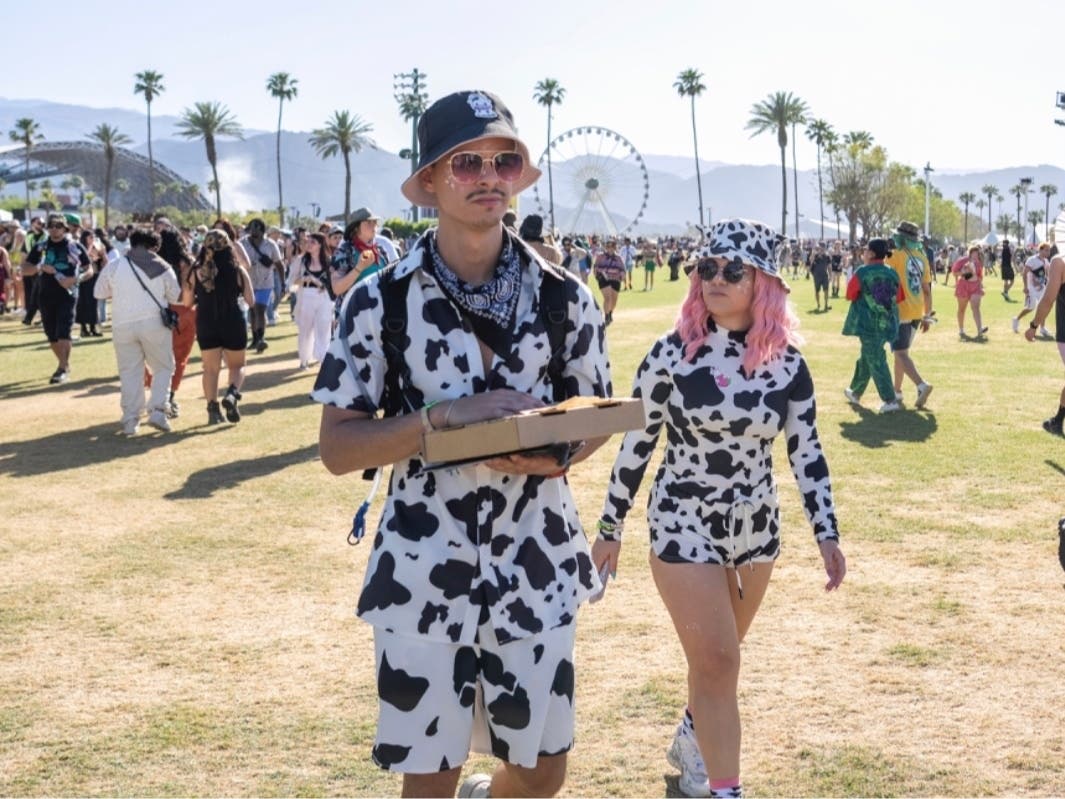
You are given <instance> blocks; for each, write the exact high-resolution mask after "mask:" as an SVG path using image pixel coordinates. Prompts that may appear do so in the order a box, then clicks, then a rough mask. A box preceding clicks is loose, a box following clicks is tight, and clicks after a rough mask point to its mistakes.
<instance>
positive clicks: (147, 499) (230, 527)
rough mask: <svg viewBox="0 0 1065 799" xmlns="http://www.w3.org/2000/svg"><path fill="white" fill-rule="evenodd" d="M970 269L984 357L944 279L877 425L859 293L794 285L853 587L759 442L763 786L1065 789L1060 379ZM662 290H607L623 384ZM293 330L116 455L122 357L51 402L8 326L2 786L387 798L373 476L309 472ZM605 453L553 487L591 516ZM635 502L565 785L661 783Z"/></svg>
mask: <svg viewBox="0 0 1065 799" xmlns="http://www.w3.org/2000/svg"><path fill="white" fill-rule="evenodd" d="M659 277H660V278H661V275H659ZM637 281H638V284H639V282H640V281H642V275H641V276H639V277H637ZM988 282H989V293H988V297H987V298H986V300H985V317H986V319H987V321H988V323H989V324H990V325H991V333H990V338H989V341H987V342H986V343H981V344H977V343H963V342H959V340H958V338H957V334H956V332H955V325H954V323H953V317H954V299H953V296H952V291H950V290H945V289H942V288H940V289H938V290H937V293H936V307H937V309H938V312H939V317H940V319H941V320H943V321H942V323H941V324H940V325H938V329H934V330H933V331H932V332H931V333H930V334H928V335H923V336H921V337H920V338H919V340H918V342H917V344H916V345H915V347H914V350H913V352H914V355H915V358H916V360H917V363H918V366H919V368H920V369H921V371H922V372H923V373H924V375H925V377H926V379H927V380H928V381H929V382H931V383H933V384H934V385H935V392H934V394H933V395H932V399H931V402H930V404H929V409H928V410H927V411H926V412H915V411H912V410H907V411H905V412H902V413H898V414H894V415H890V416H877V415H875V413H873V412H872V411H869V410H863V411H856V410H854V409H852V408H851V407H850V406H849V405H848V404H847V403H846V401H845V400H844V398H843V396H842V393H841V390H842V388H843V387H844V386H845V385H847V383H848V382H849V379H850V374H851V370H852V367H853V362H854V357H855V356H856V354H857V349H858V347H857V341H856V340H855V339H852V338H844V337H843V336H841V335H839V330H840V327H841V325H842V320H843V316H844V313H845V306H846V302H845V301H844V300H838V301H836V303H835V304H834V306H833V308H832V310H831V311H829V312H828V313H822V314H815V313H811V312H810V310H809V309H811V308H812V307H813V296H812V288H811V284H810V283H809V282H807V281H803V280H799V281H796V282H795V285H794V292H793V295H792V296H793V298H794V300H795V303H796V307H797V309H798V311H799V313H800V316H801V317H802V320H803V331H804V333H805V336H806V339H807V342H806V344H805V346H804V348H803V349H804V353H805V354H806V357H807V359H808V360H809V362H810V364H811V369H812V371H813V374H814V378H815V381H816V383H817V387H818V398H819V412H820V413H819V424H820V431H821V437H822V441H823V443H824V447H825V450H826V452H827V454H828V458H829V463H830V465H831V468H832V472H833V477H834V487H835V499H836V503H837V506H838V512H839V518H840V522H841V529H842V536H843V548H844V551H845V553H846V554H847V556H848V561H849V568H850V571H849V574H848V576H847V580H846V582H845V583H844V585H843V587H842V588H841V589H840V591H839V592H838V593H836V594H833V595H828V596H826V595H825V594H824V593H823V591H822V589H821V587H822V583H823V575H822V574H821V572H820V560H819V558H818V556H817V549H816V547H815V545H814V543H813V539H812V535H811V533H810V530H809V528H808V526H807V525H806V523H805V520H804V518H803V515H802V512H801V509H800V507H799V504H798V497H797V494H796V491H795V485H794V480H793V479H792V477H791V474H790V471H789V469H788V465H787V458H786V456H785V453H784V451H783V444H782V442H778V451H777V459H776V465H777V466H776V468H777V473H778V474H777V477H778V480H779V482H780V485H781V506H782V515H783V526H784V536H783V544H784V552H783V555H782V557H781V559H780V561H779V563H778V567H777V570H776V573H775V574H774V577H773V583H772V585H771V587H770V590H769V593H768V596H767V599H766V601H765V604H764V606H763V609H762V611H761V614H760V616H759V618H758V620H757V621H756V622H755V625H754V627H753V629H752V631H751V634H750V635H749V636H748V640H747V642H746V644H745V646H744V665H743V672H742V674H741V696H740V704H741V712H742V714H743V719H744V754H743V776H744V783H745V786H746V789H747V791H748V793H749V794H750V795H754V796H768V795H786V796H853V795H863V796H912V795H939V796H991V795H1023V796H1061V795H1065V679H1063V678H1065V590H1063V581H1065V575H1063V574H1062V572H1061V569H1060V567H1059V566H1058V563H1057V558H1056V555H1055V549H1056V540H1057V536H1056V521H1057V519H1058V517H1060V516H1062V515H1065V501H1063V500H1062V497H1063V496H1065V490H1063V489H1065V441H1063V440H1061V439H1057V438H1052V437H1050V436H1049V435H1047V434H1046V433H1044V432H1043V431H1042V430H1041V429H1040V422H1041V420H1042V419H1043V418H1044V417H1046V416H1047V415H1048V414H1049V413H1050V412H1051V411H1052V409H1053V406H1054V404H1055V402H1056V397H1057V394H1058V392H1059V390H1060V388H1061V383H1062V378H1063V370H1062V365H1061V362H1060V360H1059V358H1058V355H1057V352H1056V350H1055V348H1054V345H1053V344H1052V343H1049V342H1037V343H1034V344H1027V343H1025V342H1024V340H1023V338H1022V337H1020V336H1017V335H1014V334H1013V333H1011V332H1010V329H1009V324H1008V319H1009V317H1010V316H1011V315H1012V314H1013V313H1015V312H1016V309H1017V308H1018V307H1019V306H1018V305H1017V304H1009V305H1007V303H1006V302H1005V301H1004V300H1003V299H1002V297H1001V296H1000V295H996V294H994V292H993V288H994V287H995V285H996V284H995V281H994V280H993V279H991V280H989V281H988ZM681 286H682V284H680V283H676V284H670V283H668V282H664V283H661V284H660V285H659V286H658V288H656V290H655V291H654V292H653V293H649V294H644V293H641V292H626V293H624V294H622V296H621V302H620V305H619V310H618V312H617V313H616V314H615V320H616V321H615V323H614V325H613V326H612V327H611V328H610V346H611V359H612V363H613V373H614V381H615V387H616V389H617V390H618V392H619V393H621V392H625V391H627V389H628V386H629V384H630V382H631V379H632V374H633V371H634V368H635V365H636V363H637V362H638V360H639V359H640V357H642V355H643V354H644V352H645V351H646V350H647V347H648V346H649V344H650V342H651V341H652V340H653V339H654V338H655V337H657V336H658V335H659V334H660V333H661V332H662V331H663V330H665V329H666V328H668V327H669V326H670V325H671V324H672V320H673V317H674V313H675V309H676V306H677V303H678V300H679V298H680V294H681V291H680V289H681ZM284 318H285V319H286V321H285V322H283V323H282V324H281V325H279V326H278V327H276V328H272V329H271V330H270V333H271V339H272V345H271V348H270V350H269V351H268V352H267V353H266V354H264V355H262V356H252V358H251V367H250V370H249V378H248V382H247V384H246V388H245V397H246V400H245V403H244V405H243V407H244V409H245V419H244V421H242V422H241V423H240V424H239V425H237V426H235V427H234V426H221V427H208V426H206V424H205V422H206V414H205V412H204V407H203V400H202V399H200V390H199V388H200V386H199V378H200V372H199V361H198V360H196V361H194V362H193V363H192V364H190V368H189V372H188V374H187V376H186V381H185V384H184V386H183V387H182V389H181V391H180V394H179V398H180V399H181V400H182V415H181V418H180V419H178V420H176V422H175V432H174V433H172V434H170V435H162V434H158V433H154V432H142V434H141V435H140V436H138V437H137V438H135V439H126V438H123V437H121V436H119V435H118V419H119V409H118V385H117V380H116V378H115V369H114V353H113V350H112V347H111V343H110V339H109V338H103V339H93V340H90V341H87V342H78V343H76V344H75V346H74V354H73V359H72V366H73V373H72V380H71V382H70V383H68V384H67V385H64V386H60V387H49V386H48V385H47V378H48V376H49V375H50V374H51V372H52V371H53V369H54V368H55V362H54V359H53V358H52V356H51V354H50V352H49V351H48V349H47V347H46V345H45V343H44V340H43V336H42V335H41V333H40V330H39V328H37V329H34V330H32V331H31V330H27V329H25V328H24V327H23V326H22V325H20V324H19V323H18V322H17V321H15V320H11V319H5V320H3V321H0V519H2V520H3V521H2V523H0V528H2V530H3V533H2V535H0V795H10V796H29V795H33V796H42V795H49V796H92V795H150V796H205V795H212V796H213V795H226V796H238V795H239V796H252V795H254V796H288V795H292V796H320V795H329V796H333V795H350V796H374V795H388V794H397V793H398V790H399V778H398V777H396V776H393V775H390V774H387V773H383V772H380V771H378V770H377V769H376V768H375V767H374V766H373V765H372V763H371V762H370V760H369V747H370V743H371V741H372V738H373V732H374V724H375V715H376V701H375V687H374V678H373V655H372V653H373V649H372V644H371V631H370V628H369V627H368V626H366V625H364V624H362V623H361V622H358V621H357V620H356V619H355V618H354V617H353V615H352V612H353V608H354V604H355V598H356V594H357V591H358V588H359V586H360V584H361V580H362V574H363V568H364V565H365V562H366V558H367V555H368V553H369V544H368V543H365V544H363V545H361V546H358V547H349V546H348V545H347V544H345V541H344V539H345V535H346V533H347V530H348V528H349V526H350V521H351V514H352V512H353V511H354V509H355V507H356V506H357V504H358V502H360V501H361V499H362V497H363V495H364V493H365V491H366V488H367V485H368V484H366V483H364V482H362V481H361V480H360V479H359V478H358V477H357V476H352V477H349V478H334V477H332V476H330V475H329V474H328V473H327V472H326V471H325V469H324V468H323V467H322V466H321V464H320V463H319V462H318V459H317V435H318V417H319V410H318V408H317V406H315V405H312V404H311V403H310V402H309V401H308V400H307V393H308V391H309V390H310V387H311V384H312V382H313V376H312V375H311V374H310V373H300V372H297V371H296V369H295V367H296V357H295V328H294V327H293V326H292V324H291V323H290V322H288V321H287V314H286V315H285V317H284ZM970 329H971V322H970ZM906 393H907V400H908V402H909V404H910V405H912V402H913V397H914V392H913V387H912V385H908V386H907V388H906ZM872 395H873V392H872V391H871V392H870V394H869V395H868V396H869V399H868V400H867V405H868V406H872V407H874V408H875V407H877V406H878V405H879V401H878V400H876V401H875V402H874V400H873V396H872ZM146 430H150V428H146ZM617 443H618V440H617V439H615V440H614V441H612V442H611V444H609V445H608V446H606V447H604V448H603V449H602V450H601V451H600V452H599V453H597V454H596V455H595V456H594V457H593V458H592V459H590V460H589V461H588V462H587V463H585V464H582V465H581V466H580V467H578V468H576V469H574V471H573V473H572V475H571V482H572V484H573V486H574V490H575V492H576V494H577V497H578V501H579V506H580V508H581V512H582V516H583V518H584V520H585V523H586V524H589V525H590V524H591V523H592V522H594V520H595V519H596V518H597V515H598V512H599V509H600V505H601V503H602V500H603V492H604V488H605V484H606V480H607V476H608V474H609V469H610V465H611V462H612V459H613V456H614V454H615V452H616V446H617ZM646 488H647V486H646V485H645V486H644V488H643V490H642V491H641V496H640V498H639V499H638V501H637V507H638V508H639V511H638V512H637V513H635V514H634V517H633V518H631V520H630V524H629V525H628V532H627V538H626V540H627V544H626V546H625V548H624V550H623V553H622V565H621V569H620V570H619V574H618V580H617V581H616V582H612V583H611V587H610V589H609V591H608V593H607V596H606V598H605V600H604V601H603V602H601V603H599V604H598V605H595V606H593V607H591V608H586V609H585V610H584V611H583V612H582V615H581V617H580V624H579V627H578V652H577V703H578V705H577V707H578V720H577V734H578V738H577V744H576V748H575V749H574V751H573V753H572V755H571V759H570V773H569V779H568V782H567V785H566V787H565V789H564V794H565V795H570V796H592V795H606V796H663V795H669V794H672V793H674V792H675V790H676V783H675V778H674V775H673V772H672V770H671V769H670V767H669V766H668V764H666V762H665V758H664V756H663V753H664V749H665V747H666V745H667V744H668V742H669V739H670V736H671V735H672V730H673V726H674V724H675V723H676V721H677V718H678V712H679V709H680V707H681V706H682V705H683V702H684V696H685V668H684V663H683V658H682V656H681V653H680V649H679V646H678V644H677V642H676V640H675V638H674V635H673V632H672V628H671V626H670V624H669V620H668V618H667V617H666V615H665V612H664V610H663V608H662V606H661V603H660V601H659V599H658V597H657V594H656V593H655V591H654V588H653V585H652V582H651V579H650V575H649V573H648V567H647V561H646V549H647V547H646V542H647V535H646V529H645V524H644V518H643V512H642V506H643V503H644V497H645V496H646V493H645V492H646ZM378 510H379V507H378V508H375V512H376V511H378ZM485 765H487V761H484V760H481V759H476V758H475V759H473V760H472V761H471V762H470V764H469V766H470V767H471V768H472V767H475V766H476V767H484V766H485Z"/></svg>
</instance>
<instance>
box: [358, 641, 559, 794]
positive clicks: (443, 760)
mask: <svg viewBox="0 0 1065 799" xmlns="http://www.w3.org/2000/svg"><path fill="white" fill-rule="evenodd" d="M574 634H575V625H573V624H568V625H565V626H563V627H556V628H555V629H553V630H550V631H548V632H545V633H542V634H540V635H537V636H533V637H529V638H524V639H522V640H520V641H512V642H510V643H508V644H500V643H499V642H498V641H496V640H495V639H494V638H493V635H494V631H493V629H492V626H491V624H487V625H483V626H482V627H480V629H479V630H478V636H477V642H476V643H475V644H474V645H472V646H468V645H465V644H442V643H439V642H436V641H427V640H426V639H424V638H412V637H410V636H406V635H397V634H395V633H392V632H389V631H387V630H384V629H382V628H380V627H378V628H376V629H375V630H374V648H375V650H376V661H377V695H378V723H377V738H376V740H375V742H374V747H373V760H374V762H375V763H377V765H378V766H380V767H381V768H383V769H387V770H390V771H399V772H404V773H412V774H428V773H432V772H436V771H447V770H448V769H451V768H455V767H456V766H460V765H462V764H463V763H464V762H465V761H466V759H467V757H468V756H469V753H470V750H471V749H472V750H473V751H476V752H480V753H482V754H490V755H494V756H495V757H498V758H500V759H502V760H505V761H506V762H508V763H514V764H515V765H519V766H525V767H527V768H531V767H533V766H535V765H536V760H537V758H538V757H540V756H543V755H556V754H561V753H563V752H566V751H569V749H570V748H571V747H572V746H573V719H574V711H573V641H574Z"/></svg>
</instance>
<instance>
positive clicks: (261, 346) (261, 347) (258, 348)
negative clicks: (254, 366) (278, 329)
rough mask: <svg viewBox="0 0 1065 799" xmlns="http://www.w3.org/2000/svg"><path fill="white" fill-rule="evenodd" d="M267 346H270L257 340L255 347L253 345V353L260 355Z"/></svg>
mask: <svg viewBox="0 0 1065 799" xmlns="http://www.w3.org/2000/svg"><path fill="white" fill-rule="evenodd" d="M269 346H270V345H269V344H267V343H266V342H265V341H263V340H262V339H259V341H258V343H256V345H255V352H256V353H257V354H260V355H261V354H262V353H263V352H264V351H265V350H266V348H267V347H269Z"/></svg>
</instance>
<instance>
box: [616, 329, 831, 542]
mask: <svg viewBox="0 0 1065 799" xmlns="http://www.w3.org/2000/svg"><path fill="white" fill-rule="evenodd" d="M745 347H746V345H745V334H744V333H742V332H741V333H737V332H732V331H727V330H724V329H715V328H714V327H713V325H712V323H711V329H710V333H709V335H708V337H707V340H706V342H705V343H704V344H703V346H702V347H701V348H700V349H699V350H698V352H697V354H696V356H695V358H694V359H693V360H692V362H691V363H689V362H687V361H685V360H684V357H683V356H684V345H683V342H682V341H681V338H680V336H679V335H677V333H676V332H672V333H669V334H667V335H665V336H663V337H662V338H660V339H659V340H658V341H657V342H655V344H654V345H653V346H652V348H651V351H650V352H649V353H648V354H647V356H646V357H645V358H644V360H643V362H642V363H641V364H640V366H639V368H638V369H637V372H636V378H635V380H634V386H633V396H635V397H642V398H643V401H644V407H645V408H646V412H647V420H648V426H647V428H646V429H645V430H634V431H631V432H629V433H628V434H626V436H625V438H624V440H623V441H622V445H621V450H620V452H619V453H618V456H617V459H616V460H615V462H614V469H613V472H612V474H611V476H610V486H609V491H608V495H607V500H606V504H605V508H604V511H603V520H604V521H605V522H608V523H615V524H618V529H619V530H620V523H621V522H623V521H624V519H625V516H626V515H627V514H628V512H629V510H630V509H631V507H632V503H633V499H634V498H635V496H636V491H637V489H638V488H639V486H640V482H641V480H642V479H643V475H644V471H645V470H646V469H647V464H648V461H649V460H650V458H651V454H652V453H653V452H654V450H655V445H656V443H657V441H658V436H659V434H660V432H661V430H662V426H663V424H664V425H665V426H666V435H667V443H666V450H665V456H664V458H663V461H662V465H661V467H660V468H659V470H658V473H657V475H656V476H655V481H654V485H653V486H652V488H651V493H650V496H649V497H648V501H647V521H648V526H649V528H650V531H651V534H652V536H654V537H656V538H668V537H669V536H671V535H673V534H676V533H678V532H681V531H691V532H695V533H700V534H702V535H703V536H707V535H709V536H710V537H711V539H714V544H715V546H719V551H721V552H728V551H729V547H728V545H727V542H721V541H720V539H722V538H727V537H728V536H729V535H730V533H729V531H727V530H724V531H722V530H715V529H707V528H712V527H714V526H715V524H716V523H715V520H718V521H720V520H722V519H727V518H728V517H729V514H730V512H731V511H732V510H733V509H734V508H737V507H739V506H740V505H741V504H746V503H750V504H751V505H752V506H753V507H754V508H755V514H754V518H755V523H756V524H758V525H760V526H762V527H764V526H765V525H768V526H769V529H770V531H771V532H772V533H773V534H774V536H775V534H776V533H777V531H778V530H779V515H778V509H777V491H776V484H775V483H774V481H773V440H774V439H775V438H776V436H777V434H778V433H780V431H781V430H783V431H784V432H785V434H786V435H787V445H788V458H789V460H790V461H791V468H792V472H793V473H794V475H795V479H796V481H797V482H798V485H799V490H800V492H801V493H802V498H803V508H804V510H805V512H806V517H807V520H808V521H809V522H810V524H811V525H812V526H813V530H814V536H815V537H816V539H817V541H818V542H819V543H820V542H821V541H825V540H827V539H838V538H839V535H838V532H837V528H836V515H835V511H834V509H833V503H832V485H831V482H830V480H829V474H828V464H827V462H826V461H825V457H824V453H823V452H822V450H821V444H820V442H819V440H818V437H817V424H816V408H815V403H814V386H813V381H812V379H811V377H810V372H809V370H808V369H807V367H806V362H805V361H804V360H803V357H802V355H800V354H799V352H798V351H797V350H795V349H794V348H792V347H789V348H788V349H787V350H786V351H785V352H784V353H783V354H782V355H781V356H780V357H778V358H775V359H774V360H772V361H770V362H769V363H768V364H766V365H764V366H762V367H761V368H759V369H758V370H756V372H755V373H754V375H753V376H752V377H750V378H748V377H746V376H745V375H744V373H743V372H742V371H741V368H740V367H741V364H742V362H743V355H744V351H745ZM696 528H698V529H696ZM603 537H604V538H607V539H615V538H617V535H616V534H609V533H607V534H605V535H604V536H603ZM674 554H681V553H674ZM725 562H726V563H727V562H729V559H728V557H726V558H725Z"/></svg>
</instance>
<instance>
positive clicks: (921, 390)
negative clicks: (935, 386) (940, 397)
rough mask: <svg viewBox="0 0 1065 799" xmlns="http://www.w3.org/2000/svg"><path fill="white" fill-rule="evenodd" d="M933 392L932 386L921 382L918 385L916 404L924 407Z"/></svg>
mask: <svg viewBox="0 0 1065 799" xmlns="http://www.w3.org/2000/svg"><path fill="white" fill-rule="evenodd" d="M931 394H932V386H930V385H929V384H928V383H921V385H919V386H917V402H915V403H914V405H915V406H916V407H918V408H923V407H924V406H925V403H926V402H928V397H929V396H931Z"/></svg>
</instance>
